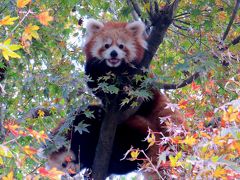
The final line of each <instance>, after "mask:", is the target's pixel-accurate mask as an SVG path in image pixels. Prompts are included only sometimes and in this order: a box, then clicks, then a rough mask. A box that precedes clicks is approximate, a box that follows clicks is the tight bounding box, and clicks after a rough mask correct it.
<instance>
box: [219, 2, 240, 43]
mask: <svg viewBox="0 0 240 180" xmlns="http://www.w3.org/2000/svg"><path fill="white" fill-rule="evenodd" d="M239 5H240V0H236V4H235V7H234V9H233V12H232V16H231V19H230V21H229V23H228V26H227V29H226V30H225V32H224V34H223V38H222V39H223V41H224V40H225V39H226V37H227V35H228V33H229V31H230V29H231V26H232V24H233V21H234V19H235V17H236V15H237V11H238V8H239Z"/></svg>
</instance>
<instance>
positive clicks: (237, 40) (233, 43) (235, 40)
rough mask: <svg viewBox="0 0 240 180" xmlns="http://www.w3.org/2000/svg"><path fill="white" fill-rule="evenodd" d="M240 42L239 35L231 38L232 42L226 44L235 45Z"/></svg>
mask: <svg viewBox="0 0 240 180" xmlns="http://www.w3.org/2000/svg"><path fill="white" fill-rule="evenodd" d="M239 42H240V36H238V37H236V38H235V39H234V40H232V42H231V43H230V44H229V45H228V46H231V45H236V44H238V43H239Z"/></svg>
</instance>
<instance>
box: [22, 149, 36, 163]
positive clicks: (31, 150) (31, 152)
mask: <svg viewBox="0 0 240 180" xmlns="http://www.w3.org/2000/svg"><path fill="white" fill-rule="evenodd" d="M23 150H24V152H25V153H26V154H27V155H29V157H30V158H32V159H33V160H35V158H34V157H33V155H34V154H37V149H35V148H33V147H30V146H24V147H23Z"/></svg>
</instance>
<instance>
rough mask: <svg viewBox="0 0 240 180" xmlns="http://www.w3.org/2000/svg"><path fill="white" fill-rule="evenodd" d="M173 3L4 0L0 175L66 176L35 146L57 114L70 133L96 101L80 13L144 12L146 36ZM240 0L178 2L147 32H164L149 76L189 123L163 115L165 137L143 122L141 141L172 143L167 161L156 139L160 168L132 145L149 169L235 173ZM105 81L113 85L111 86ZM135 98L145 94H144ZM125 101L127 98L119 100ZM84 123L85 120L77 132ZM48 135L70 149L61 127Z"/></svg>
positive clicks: (137, 15)
mask: <svg viewBox="0 0 240 180" xmlns="http://www.w3.org/2000/svg"><path fill="white" fill-rule="evenodd" d="M172 2H173V1H171V2H170V1H164V0H156V1H147V0H146V1H140V0H139V1H132V0H126V1H120V0H116V1H98V0H91V1H88V0H82V1H81V2H79V1H77V0H70V1H65V0H61V1H57V0H53V1H44V0H38V1H32V0H17V1H11V0H5V1H1V2H0V34H1V36H0V143H1V144H0V178H1V179H24V178H26V179H31V178H35V179H38V178H40V177H44V178H49V179H59V178H60V176H61V175H62V174H63V173H62V172H60V171H58V170H57V169H50V170H47V169H45V167H44V165H43V164H44V162H45V161H46V159H44V158H43V157H41V156H39V155H38V154H39V151H40V148H41V147H42V146H43V145H46V144H48V143H49V142H48V141H49V139H50V137H48V133H47V132H50V131H51V130H52V129H53V127H55V126H56V125H57V124H58V123H59V122H60V121H62V119H66V120H67V122H68V123H65V124H64V125H63V127H62V128H61V129H60V131H61V132H64V131H66V129H67V128H68V127H69V125H70V124H71V122H72V120H73V118H74V112H75V110H76V109H77V108H79V106H81V107H86V106H87V104H88V103H92V104H94V103H96V99H95V98H94V97H92V96H89V93H88V92H87V91H86V90H85V89H84V88H85V86H84V84H85V82H86V78H85V77H84V75H83V74H84V72H83V71H82V69H83V68H82V67H83V65H84V61H85V59H84V54H83V52H82V47H81V43H82V41H83V38H84V32H85V26H84V23H85V22H86V19H87V18H89V17H91V18H96V19H100V20H105V21H108V20H118V21H127V22H129V21H132V20H139V19H141V20H142V21H143V22H144V23H145V24H146V27H147V32H146V33H147V34H150V33H151V32H152V31H156V28H155V27H157V26H158V23H157V20H158V19H155V18H156V14H157V12H164V10H166V9H167V8H166V7H168V6H169V5H171V4H172ZM174 2H176V1H174ZM239 6H240V1H239V0H229V1H223V0H211V1H207V0H202V1H196V0H186V1H179V3H178V6H177V7H176V9H175V13H174V14H173V18H172V19H171V22H170V25H169V27H167V28H166V29H164V28H163V29H164V33H162V34H161V33H160V34H157V35H156V34H155V36H153V37H150V39H151V38H152V39H158V38H160V40H159V44H160V45H159V46H157V47H153V46H154V43H153V44H151V45H150V46H149V48H150V50H152V51H154V50H155V51H156V53H155V52H154V53H153V55H154V57H153V60H151V65H150V66H149V67H150V69H149V74H150V77H149V78H148V82H155V84H156V86H157V87H158V88H159V89H164V90H165V93H166V94H167V95H168V96H169V97H170V98H171V100H172V101H171V102H172V103H169V104H168V105H167V106H168V108H170V109H171V110H172V111H174V110H175V109H180V110H181V112H182V113H183V114H184V116H185V118H186V120H187V127H188V129H181V128H178V127H176V126H174V125H172V124H171V122H169V120H168V118H164V119H160V120H159V121H160V122H161V121H165V122H167V125H168V129H169V132H170V133H171V134H172V136H171V137H170V138H167V137H165V138H164V137H163V138H162V139H159V137H158V136H157V135H158V134H159V132H152V131H151V130H149V135H148V136H147V137H146V139H145V141H147V142H148V143H149V147H150V146H152V145H154V144H161V142H162V141H164V142H165V143H168V144H169V146H170V147H171V148H172V149H175V151H174V152H173V153H172V154H171V155H170V156H169V161H166V159H167V155H166V151H167V150H166V149H165V148H163V147H161V145H159V152H160V154H159V166H161V167H164V168H165V171H164V172H165V173H166V174H164V175H163V174H161V173H159V172H158V168H159V167H155V166H154V165H153V164H151V159H149V158H148V157H147V156H146V154H145V153H144V150H142V149H137V148H138V147H134V148H133V147H132V148H131V149H129V151H128V152H126V154H125V156H124V159H129V160H132V161H139V162H144V163H143V164H142V167H141V169H142V170H146V169H149V170H153V171H154V172H156V174H157V175H158V176H159V178H163V177H169V178H179V177H183V176H184V177H185V178H192V177H194V178H206V177H208V178H216V179H217V178H222V179H237V178H240V168H239V167H240V164H239V156H240V133H239V132H240V130H239V128H240V60H239V56H240V54H239V49H240V43H239V42H240V28H239V23H240V11H239ZM161 16H162V14H161V13H160V15H159V17H161ZM159 17H158V18H159ZM155 23H156V24H155ZM159 31H160V30H159ZM161 32H163V31H161ZM163 37H164V38H163ZM161 38H162V39H161ZM104 78H109V77H104ZM139 80H141V77H139ZM104 88H105V89H106V90H107V91H109V92H113V93H114V92H116V91H117V90H116V88H115V87H113V86H111V87H107V86H106V87H104ZM138 96H139V97H142V98H147V97H148V96H147V94H146V92H138ZM130 101H131V100H130V99H125V100H124V101H123V102H122V105H124V104H125V103H129V102H130ZM86 102H87V103H86ZM133 106H137V104H133ZM85 113H86V116H92V114H91V112H88V111H86V112H85ZM86 129H87V125H85V124H84V123H83V124H81V127H79V132H81V131H86ZM181 134H185V135H186V136H184V137H183V136H181ZM53 141H54V143H55V146H56V147H55V148H59V147H61V146H62V145H65V146H67V147H69V142H66V141H65V140H64V137H62V136H61V135H60V134H59V136H57V137H55V139H54V140H53ZM48 145H49V144H48ZM50 151H51V150H50ZM139 155H143V157H144V158H139ZM141 157H142V156H141Z"/></svg>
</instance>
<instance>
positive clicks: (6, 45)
mask: <svg viewBox="0 0 240 180" xmlns="http://www.w3.org/2000/svg"><path fill="white" fill-rule="evenodd" d="M10 43H11V40H10V39H7V40H6V41H4V42H3V43H0V50H2V55H3V57H4V58H5V59H6V60H7V61H9V57H12V58H21V56H19V55H18V54H17V53H15V52H14V51H15V50H18V49H20V48H22V46H20V45H16V44H12V45H10Z"/></svg>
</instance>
